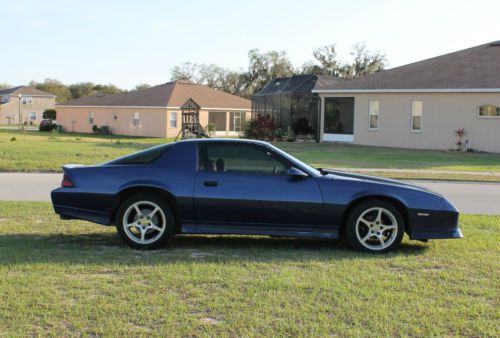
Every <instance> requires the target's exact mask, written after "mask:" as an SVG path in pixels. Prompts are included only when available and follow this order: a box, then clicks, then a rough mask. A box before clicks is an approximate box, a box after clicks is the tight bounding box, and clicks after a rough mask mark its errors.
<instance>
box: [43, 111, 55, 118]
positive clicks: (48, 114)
mask: <svg viewBox="0 0 500 338" xmlns="http://www.w3.org/2000/svg"><path fill="white" fill-rule="evenodd" d="M56 115H57V113H56V110H55V109H45V111H44V112H43V114H42V117H43V118H44V119H49V120H55V119H56Z"/></svg>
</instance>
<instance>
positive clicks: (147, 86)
mask: <svg viewBox="0 0 500 338" xmlns="http://www.w3.org/2000/svg"><path fill="white" fill-rule="evenodd" d="M148 88H151V85H149V84H147V83H140V84H138V85H136V86H135V88H134V89H132V90H131V91H132V92H137V91H139V90H144V89H148Z"/></svg>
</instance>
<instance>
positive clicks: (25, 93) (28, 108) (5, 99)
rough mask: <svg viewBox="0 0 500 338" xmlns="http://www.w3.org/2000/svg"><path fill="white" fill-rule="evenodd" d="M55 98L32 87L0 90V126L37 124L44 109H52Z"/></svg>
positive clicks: (41, 117)
mask: <svg viewBox="0 0 500 338" xmlns="http://www.w3.org/2000/svg"><path fill="white" fill-rule="evenodd" d="M55 103H56V96H55V95H52V94H49V93H46V92H44V91H41V90H38V89H36V88H33V87H28V86H19V87H14V88H10V89H4V90H0V124H19V119H20V120H21V123H22V124H38V123H39V122H40V121H41V120H42V119H43V116H42V115H43V112H44V111H45V110H46V109H51V108H54V106H55Z"/></svg>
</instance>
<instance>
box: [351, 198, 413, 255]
mask: <svg viewBox="0 0 500 338" xmlns="http://www.w3.org/2000/svg"><path fill="white" fill-rule="evenodd" d="M404 229H405V224H404V219H403V216H402V215H401V212H400V211H399V210H398V208H396V207H395V206H394V205H393V204H391V203H389V202H387V201H384V200H379V199H372V200H367V201H365V202H362V203H361V204H359V205H357V206H356V207H354V209H353V210H352V211H351V213H350V214H349V217H348V218H347V224H346V232H345V233H346V238H347V242H348V243H349V245H350V246H351V247H352V248H353V249H356V250H360V251H364V252H370V253H386V252H389V251H392V250H394V248H396V247H397V246H398V245H399V243H401V240H402V239H403V235H404Z"/></svg>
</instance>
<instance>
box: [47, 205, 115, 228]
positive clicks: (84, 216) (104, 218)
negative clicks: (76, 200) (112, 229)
mask: <svg viewBox="0 0 500 338" xmlns="http://www.w3.org/2000/svg"><path fill="white" fill-rule="evenodd" d="M54 211H55V213H56V214H58V215H59V216H60V217H61V219H80V220H83V221H89V222H93V223H98V224H103V225H109V223H110V217H109V213H105V212H100V211H95V210H87V209H81V208H73V207H67V206H63V205H57V204H54Z"/></svg>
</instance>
